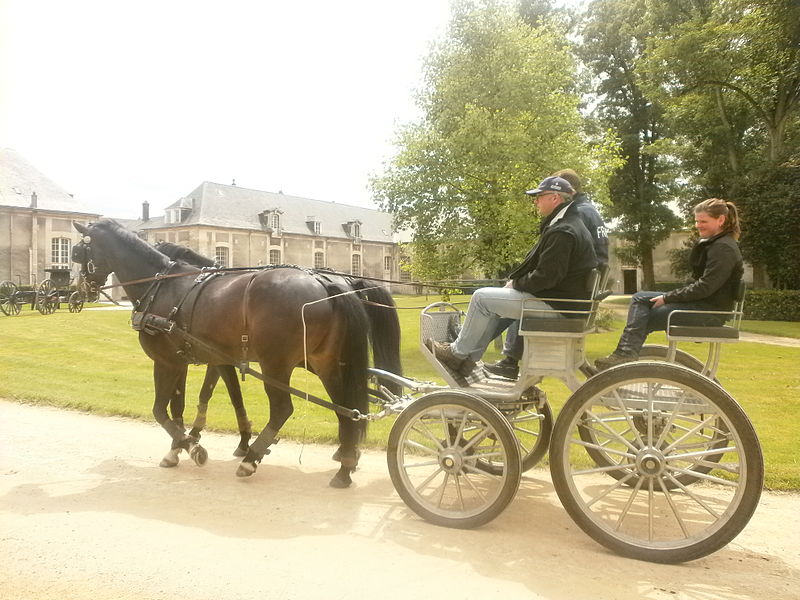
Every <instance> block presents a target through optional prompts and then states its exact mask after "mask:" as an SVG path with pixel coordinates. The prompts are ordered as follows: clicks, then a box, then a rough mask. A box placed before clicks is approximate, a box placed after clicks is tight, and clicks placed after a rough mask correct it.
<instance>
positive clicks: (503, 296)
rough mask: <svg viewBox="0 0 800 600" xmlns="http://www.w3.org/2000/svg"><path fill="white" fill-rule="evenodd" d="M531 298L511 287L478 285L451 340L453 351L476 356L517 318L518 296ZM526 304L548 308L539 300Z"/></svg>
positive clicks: (520, 308) (463, 356)
mask: <svg viewBox="0 0 800 600" xmlns="http://www.w3.org/2000/svg"><path fill="white" fill-rule="evenodd" d="M531 299H534V300H535V296H534V295H533V294H529V293H527V292H520V291H518V290H515V289H513V288H506V287H502V288H498V287H489V288H480V289H479V290H477V291H476V292H475V293H474V294H473V295H472V299H471V300H470V303H469V308H468V309H467V317H466V319H464V324H463V325H462V326H461V331H460V332H459V334H458V337H457V338H456V340H455V341H454V342H453V343H452V344H451V346H450V347H451V349H452V350H453V354H455V355H456V356H457V357H459V358H470V359H472V360H479V359H480V357H481V356H483V353H484V352H485V351H486V348H487V347H488V346H489V344H490V343H491V341H492V340H493V339H494V338H496V337H497V336H498V335H500V333H501V332H502V331H503V329H505V328H506V327H508V326H509V325H510V324H511V323H512V322H514V321H515V320H517V319H519V316H520V313H521V311H522V300H531ZM527 307H528V308H535V309H540V310H547V311H549V310H552V309H551V308H550V306H549V305H548V304H546V303H545V302H542V301H541V300H535V301H534V302H530V301H529V302H528V303H527ZM541 316H542V317H551V318H559V317H560V316H561V315H559V314H558V313H554V312H547V313H542V314H541Z"/></svg>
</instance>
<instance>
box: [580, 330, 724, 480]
mask: <svg viewBox="0 0 800 600" xmlns="http://www.w3.org/2000/svg"><path fill="white" fill-rule="evenodd" d="M668 350H669V349H668V348H667V347H666V346H655V345H646V346H643V347H642V350H641V352H640V354H639V359H640V360H641V361H657V362H664V361H666V359H667V352H668ZM675 362H676V363H677V364H679V365H682V366H684V367H687V368H689V369H692V370H693V371H696V372H697V373H700V372H702V370H703V367H704V365H703V363H702V362H701V361H699V360H697V359H696V358H695V357H694V356H692V355H691V354H688V353H686V352H683V351H682V350H678V351H677V352H676V354H675ZM714 382H715V383H717V384H719V381H717V379H716V378H715V379H714ZM633 424H634V426H636V427H637V428H638V429H639V433H645V432H643V431H642V428H643V423H642V422H641V421H640V420H637V419H634V420H633ZM727 433H728V432H727V431H726V429H725V424H724V423H723V422H714V423H712V424H710V426H708V427H706V428H704V429H703V430H702V431H699V432H697V436H698V443H699V446H698V449H701V448H702V449H705V448H715V447H717V448H722V447H724V446H725V444H727V441H728V438H727ZM580 434H581V439H583V440H584V441H585V442H590V443H595V444H597V445H600V446H603V445H604V444H605V443H607V440H605V441H604V440H597V439H595V438H594V430H593V429H592V428H581V429H580ZM670 435H673V434H670ZM700 440H702V441H700ZM587 452H588V453H589V455H590V456H591V457H592V458H593V459H594V461H595V464H596V465H598V466H611V465H613V464H618V463H619V457H616V456H614V455H611V454H606V453H604V452H602V451H598V450H595V449H593V448H591V447H587ZM721 458H722V455H721V454H718V455H716V456H708V457H704V458H703V459H702V460H698V461H697V464H695V465H694V467H693V468H692V469H691V470H692V471H697V472H698V473H708V472H710V471H711V470H712V469H713V468H714V467H713V465H712V464H711V463H713V462H718V461H719V460H720V459H721ZM608 474H609V475H610V476H611V477H614V478H616V479H622V478H623V476H624V475H623V473H622V472H620V471H609V473H608ZM677 479H678V481H680V482H681V483H683V484H684V485H689V484H691V483H694V482H696V481H697V478H696V477H693V476H692V475H690V474H688V473H685V474H682V475H679V476H678V477H677ZM626 485H630V486H634V485H636V479H635V478H634V479H628V480H627V481H626ZM667 485H668V486H673V485H674V484H672V483H671V482H670V483H668V484H667Z"/></svg>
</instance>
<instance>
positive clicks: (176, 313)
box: [73, 219, 399, 487]
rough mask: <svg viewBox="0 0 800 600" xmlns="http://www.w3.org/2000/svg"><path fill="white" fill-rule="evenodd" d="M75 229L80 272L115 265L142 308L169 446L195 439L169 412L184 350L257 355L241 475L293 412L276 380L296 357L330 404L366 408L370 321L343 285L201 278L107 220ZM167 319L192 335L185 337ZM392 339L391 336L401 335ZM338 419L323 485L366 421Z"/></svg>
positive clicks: (296, 278) (195, 358) (346, 481)
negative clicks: (259, 393) (256, 412)
mask: <svg viewBox="0 0 800 600" xmlns="http://www.w3.org/2000/svg"><path fill="white" fill-rule="evenodd" d="M75 228H76V229H77V230H78V231H79V232H81V233H82V234H83V236H84V237H83V240H82V241H81V243H80V244H78V245H76V246H75V248H74V249H73V260H74V261H75V262H79V263H81V265H82V271H84V272H85V274H86V275H85V276H86V278H87V280H88V281H89V282H90V283H93V284H95V285H102V284H103V283H105V280H106V278H107V277H108V275H109V274H110V273H112V272H113V273H116V275H117V278H118V279H119V280H120V281H121V282H122V285H123V287H124V288H125V291H126V293H127V295H128V297H129V298H130V299H131V300H132V301H133V302H134V306H135V307H136V311H137V313H138V314H139V315H140V316H142V315H143V316H144V317H146V318H144V317H143V318H141V319H140V321H139V323H140V328H141V330H140V333H139V342H140V344H141V346H142V348H143V350H144V351H145V353H146V354H147V355H148V356H149V357H150V358H151V359H152V360H153V363H154V364H153V376H154V382H155V399H154V402H153V416H154V417H155V419H156V421H157V422H158V423H159V424H160V425H161V426H162V427H163V428H164V429H165V431H167V433H168V434H169V435H170V437H171V438H172V442H173V447H175V448H182V449H187V450H188V449H189V448H190V445H191V444H192V442H193V441H192V439H191V438H190V437H189V436H187V435H186V433H185V432H184V429H183V426H182V423H181V424H179V423H176V422H174V421H173V420H172V419H171V418H170V415H169V413H168V411H167V407H168V405H169V402H170V399H171V398H172V397H173V396H174V394H175V390H176V389H177V386H178V385H179V382H180V378H181V377H182V376H185V372H186V368H187V362H188V361H187V358H189V357H190V358H191V362H204V363H207V364H211V365H220V364H222V365H229V364H234V363H236V362H239V361H256V362H258V363H259V365H260V366H261V372H262V374H263V375H264V377H265V378H266V381H265V382H264V389H265V391H266V393H267V396H268V397H269V405H270V411H269V412H270V415H269V421H268V423H267V425H266V427H264V429H263V430H262V431H261V433H260V434H259V435H258V437H257V438H256V439H255V441H254V442H253V443H252V444H251V446H250V449H249V450H248V452H247V455H246V456H245V457H244V459H243V460H242V462H241V463H240V464H239V467H238V469H237V475H239V476H249V475H252V474H253V473H254V472H255V471H256V468H257V464H258V463H259V462H260V461H261V459H262V458H263V457H264V455H265V454H267V453H269V447H270V446H271V445H272V444H273V443H275V441H276V440H277V435H278V432H279V431H280V429H281V427H282V426H283V424H284V423H285V422H286V420H287V419H288V418H289V416H290V415H291V414H292V412H293V406H292V401H291V396H290V394H289V392H288V391H285V390H284V389H283V386H286V385H288V383H289V379H290V376H291V373H292V371H293V370H294V368H295V367H296V366H297V365H298V364H302V363H304V362H305V363H306V364H307V365H308V368H309V369H310V370H312V371H313V372H314V373H315V374H316V375H317V376H318V377H319V378H320V380H321V381H322V383H323V385H324V386H325V389H326V391H327V392H328V395H329V396H330V398H331V400H332V401H333V402H334V404H336V405H339V406H343V407H347V408H349V409H356V410H358V411H359V412H360V413H361V414H367V412H368V402H367V371H366V369H367V366H368V343H367V334H368V330H369V321H368V317H367V311H366V310H365V307H364V304H363V303H362V302H361V300H360V299H359V298H357V297H356V296H355V295H354V294H347V293H344V294H343V292H346V291H349V290H346V289H342V288H341V287H340V286H337V285H336V284H335V282H333V281H331V280H326V279H325V278H320V277H316V276H315V275H314V274H312V273H309V272H306V271H304V270H301V269H296V268H275V269H268V270H258V271H245V272H227V273H224V274H220V275H218V276H215V277H208V278H206V279H205V280H204V281H203V282H202V283H201V282H199V276H200V275H201V270H200V269H199V268H197V267H193V266H190V265H188V264H185V263H175V262H173V261H170V259H169V258H167V257H166V256H165V255H164V254H162V253H160V252H158V251H157V250H155V249H154V248H153V247H151V246H150V245H148V244H147V243H146V242H144V241H143V240H141V239H139V238H138V237H137V236H136V235H135V234H133V233H132V232H130V231H128V230H126V229H125V228H123V227H122V226H121V225H119V224H118V223H116V222H115V221H113V220H110V219H102V220H100V221H98V222H96V223H92V224H90V225H89V226H83V225H80V224H78V223H75ZM303 314H304V316H305V332H306V335H305V349H304V335H303V331H304V323H303V318H302V316H301V315H303ZM136 322H137V321H136V319H134V323H136ZM170 324H172V325H170ZM171 328H180V329H182V330H184V331H187V332H190V333H191V336H192V337H191V338H188V340H189V341H188V343H187V338H184V337H182V336H180V335H175V334H174V333H172V332H171V331H172V329H171ZM192 340H195V341H192ZM393 343H396V344H398V345H399V338H398V339H397V340H395V341H394V342H393ZM271 380H274V381H275V384H271V383H270V381H271ZM276 384H277V385H276ZM337 418H338V420H339V448H338V449H337V451H336V455H337V456H338V459H339V461H340V463H341V466H340V468H339V470H338V472H337V473H336V475H335V476H334V477H333V479H332V480H331V485H332V486H334V487H347V486H348V485H350V483H351V477H350V474H351V473H352V471H353V470H354V469H355V467H356V465H357V463H358V444H359V442H360V441H361V439H362V438H363V435H364V432H365V428H366V421H364V420H358V421H354V420H352V419H351V418H349V417H347V416H344V415H341V414H338V413H337Z"/></svg>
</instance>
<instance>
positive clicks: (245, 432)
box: [155, 242, 253, 467]
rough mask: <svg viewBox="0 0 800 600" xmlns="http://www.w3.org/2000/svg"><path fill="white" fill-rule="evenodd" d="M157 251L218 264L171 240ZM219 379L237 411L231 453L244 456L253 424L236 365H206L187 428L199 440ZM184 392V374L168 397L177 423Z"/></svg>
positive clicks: (169, 461) (165, 462)
mask: <svg viewBox="0 0 800 600" xmlns="http://www.w3.org/2000/svg"><path fill="white" fill-rule="evenodd" d="M155 248H156V250H158V251H159V252H161V253H162V254H164V255H166V256H167V257H169V258H171V259H173V260H178V261H183V262H185V263H188V264H189V265H193V266H195V267H201V268H213V267H217V266H218V265H217V263H216V262H214V261H213V260H211V259H210V258H208V257H206V256H203V255H202V254H198V253H197V252H195V251H194V250H192V249H191V248H187V247H186V246H181V245H179V244H172V243H170V242H159V243H158V244H156V245H155ZM220 378H222V381H224V382H225V387H226V388H227V389H228V396H229V397H230V399H231V404H232V405H233V410H234V412H235V413H236V422H237V424H238V426H239V444H238V445H237V446H236V449H235V450H234V451H233V455H234V456H246V455H247V451H248V450H249V449H250V438H251V437H252V435H253V432H252V423H251V422H250V419H249V418H248V416H247V410H246V409H245V407H244V399H243V397H242V388H241V386H240V385H239V379H238V377H237V376H236V368H235V367H234V366H232V365H208V368H207V369H206V374H205V377H204V378H203V383H202V385H201V386H200V393H199V397H198V404H197V414H196V415H195V419H194V422H193V423H192V429H191V430H190V431H189V437H191V438H192V439H194V440H196V441H199V440H200V434H201V432H202V431H203V429H205V426H206V419H207V416H208V403H209V401H210V400H211V396H212V395H213V394H214V388H216V386H217V383H218V382H219V380H220ZM185 391H186V377H185V376H184V377H182V378H181V379H180V380H179V381H178V385H177V387H176V389H175V395H174V396H173V398H172V399H171V400H170V403H169V407H170V408H169V412H170V415H171V417H172V420H173V421H175V422H176V423H178V424H179V425H182V424H183V411H184V408H185V405H186V401H185ZM179 452H180V449H179V448H177V449H173V450H172V451H171V452H169V453H167V455H166V456H165V457H164V458H163V459H162V460H161V463H160V464H161V466H162V467H174V466H176V465H177V464H178V460H179V458H178V456H179Z"/></svg>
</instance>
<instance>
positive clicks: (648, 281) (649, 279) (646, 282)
mask: <svg viewBox="0 0 800 600" xmlns="http://www.w3.org/2000/svg"><path fill="white" fill-rule="evenodd" d="M641 260H642V289H645V290H652V289H655V287H656V274H655V269H654V268H653V249H652V248H647V249H646V250H643V251H642V257H641Z"/></svg>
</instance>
